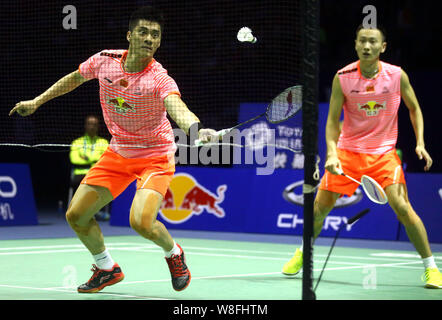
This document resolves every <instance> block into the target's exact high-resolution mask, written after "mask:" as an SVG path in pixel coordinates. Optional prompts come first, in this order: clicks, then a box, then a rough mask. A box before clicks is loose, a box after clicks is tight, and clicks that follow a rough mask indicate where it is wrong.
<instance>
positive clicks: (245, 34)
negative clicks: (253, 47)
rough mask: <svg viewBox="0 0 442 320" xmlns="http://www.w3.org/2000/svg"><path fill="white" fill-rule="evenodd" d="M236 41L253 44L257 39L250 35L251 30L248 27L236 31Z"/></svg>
mask: <svg viewBox="0 0 442 320" xmlns="http://www.w3.org/2000/svg"><path fill="white" fill-rule="evenodd" d="M236 37H237V39H238V41H240V42H250V43H255V42H256V41H257V40H258V39H256V37H255V36H253V34H252V30H250V28H248V27H242V28H241V29H239V31H238V35H237V36H236Z"/></svg>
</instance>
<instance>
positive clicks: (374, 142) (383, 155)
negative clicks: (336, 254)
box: [282, 26, 442, 288]
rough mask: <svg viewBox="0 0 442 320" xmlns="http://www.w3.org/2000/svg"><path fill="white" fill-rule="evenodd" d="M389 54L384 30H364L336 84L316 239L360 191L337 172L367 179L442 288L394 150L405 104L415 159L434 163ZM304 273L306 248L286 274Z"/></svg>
mask: <svg viewBox="0 0 442 320" xmlns="http://www.w3.org/2000/svg"><path fill="white" fill-rule="evenodd" d="M386 48H387V43H386V41H385V32H384V31H382V29H365V28H363V27H362V26H360V27H359V28H358V29H357V32H356V41H355V49H356V53H357V55H358V57H359V60H358V61H356V62H354V63H351V64H349V65H347V66H346V67H344V68H343V69H341V70H339V71H338V72H337V74H336V75H335V77H334V79H333V86H332V94H331V98H330V109H329V113H328V119H327V125H326V143H327V160H326V163H325V169H326V172H325V174H324V176H323V177H322V180H321V184H320V186H319V190H318V193H317V195H316V199H315V202H314V237H315V238H317V237H318V235H319V234H320V232H321V230H322V225H323V222H324V219H325V217H326V216H327V215H328V213H329V212H330V211H331V210H332V209H333V207H334V205H335V202H336V200H337V199H338V197H340V196H341V195H348V196H350V195H352V194H353V193H354V191H355V190H356V189H357V187H358V184H357V183H355V182H353V181H351V180H350V179H347V178H345V177H343V176H341V175H338V171H337V169H338V168H339V169H341V170H342V171H344V173H347V174H348V175H350V176H353V177H355V178H356V179H358V180H360V178H361V176H362V175H364V174H365V175H368V176H370V177H372V178H374V179H375V180H376V181H377V182H378V183H379V184H380V185H381V186H382V187H383V188H384V190H385V192H386V194H387V197H388V202H389V204H390V206H391V208H392V209H393V211H394V212H395V213H396V216H397V218H398V219H399V221H400V222H401V223H402V224H403V225H404V227H405V230H406V232H407V235H408V237H409V239H410V241H411V242H412V243H413V245H414V247H415V248H416V250H417V252H418V253H419V255H420V256H421V257H422V259H423V263H424V267H425V282H426V285H425V286H426V287H427V288H442V276H441V274H440V272H439V270H438V268H437V266H436V264H435V262H434V257H433V255H432V253H431V250H430V245H429V243H428V238H427V232H426V230H425V227H424V224H423V223H422V221H421V219H420V218H419V216H418V215H417V214H416V212H415V211H414V210H413V207H412V206H411V204H410V201H409V200H408V195H407V187H406V184H405V179H404V173H403V171H402V167H401V162H400V160H399V158H398V156H397V154H396V150H395V145H396V141H397V135H398V120H397V112H398V108H399V105H400V101H401V98H402V99H403V100H404V102H405V105H406V106H407V108H408V110H409V114H410V119H411V123H412V126H413V129H414V132H415V135H416V149H415V151H416V154H417V156H418V157H419V159H424V160H425V162H426V164H425V167H424V170H425V171H428V170H429V169H430V168H431V165H432V162H433V161H432V159H431V157H430V155H429V154H428V152H427V150H426V149H425V143H424V121H423V116H422V111H421V109H420V107H419V103H418V101H417V98H416V96H415V93H414V90H413V88H412V86H411V84H410V82H409V79H408V76H407V74H406V73H405V72H404V71H403V70H402V69H401V68H400V67H398V66H393V65H391V64H388V63H385V62H382V61H380V60H379V56H380V54H381V53H383V52H385V50H386ZM342 110H344V121H343V125H342V131H341V130H340V127H339V123H340V122H339V118H340V115H341V112H342ZM301 267H302V248H301V249H297V250H296V252H295V255H294V257H293V258H292V259H291V260H290V261H289V262H287V263H286V264H285V265H284V267H283V269H282V272H283V273H284V274H287V275H294V274H296V273H298V272H299V270H300V269H301Z"/></svg>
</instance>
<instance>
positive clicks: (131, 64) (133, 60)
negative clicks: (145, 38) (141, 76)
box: [123, 50, 153, 72]
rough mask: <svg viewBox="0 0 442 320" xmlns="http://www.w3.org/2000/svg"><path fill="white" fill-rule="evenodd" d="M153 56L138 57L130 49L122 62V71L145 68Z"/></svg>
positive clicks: (137, 70) (136, 70)
mask: <svg viewBox="0 0 442 320" xmlns="http://www.w3.org/2000/svg"><path fill="white" fill-rule="evenodd" d="M152 59H153V57H152V56H149V57H140V56H138V55H136V54H134V53H132V52H131V51H130V50H129V52H128V53H127V56H126V60H125V61H124V62H123V67H124V71H126V72H140V71H143V70H144V69H146V67H147V66H148V65H149V63H150V62H151V61H152Z"/></svg>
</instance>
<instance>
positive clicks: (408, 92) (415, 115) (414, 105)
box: [401, 70, 433, 171]
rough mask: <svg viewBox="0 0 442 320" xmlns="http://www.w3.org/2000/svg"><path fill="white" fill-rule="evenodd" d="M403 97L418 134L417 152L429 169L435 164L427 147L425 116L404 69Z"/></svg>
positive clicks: (402, 76) (415, 132) (402, 77)
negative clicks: (425, 140)
mask: <svg viewBox="0 0 442 320" xmlns="http://www.w3.org/2000/svg"><path fill="white" fill-rule="evenodd" d="M401 97H402V99H403V100H404V102H405V105H406V106H407V108H408V110H409V114H410V120H411V124H412V125H413V129H414V134H415V135H416V149H415V151H416V154H417V156H418V157H419V159H424V160H425V162H426V164H425V167H424V170H425V171H428V170H430V168H431V166H432V164H433V159H431V156H430V154H429V153H428V152H427V150H426V149H425V142H424V117H423V115H422V110H421V108H420V106H419V103H418V101H417V98H416V94H415V93H414V90H413V87H412V86H411V84H410V79H409V78H408V75H407V74H406V73H405V71H403V70H402V74H401Z"/></svg>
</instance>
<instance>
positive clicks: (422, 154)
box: [415, 146, 433, 171]
mask: <svg viewBox="0 0 442 320" xmlns="http://www.w3.org/2000/svg"><path fill="white" fill-rule="evenodd" d="M415 150H416V154H417V157H418V158H419V160H422V159H424V160H425V162H426V164H425V167H424V170H425V171H428V170H430V168H431V166H432V165H433V159H431V157H430V154H429V153H428V152H427V150H425V147H421V146H417V147H416V149H415Z"/></svg>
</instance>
